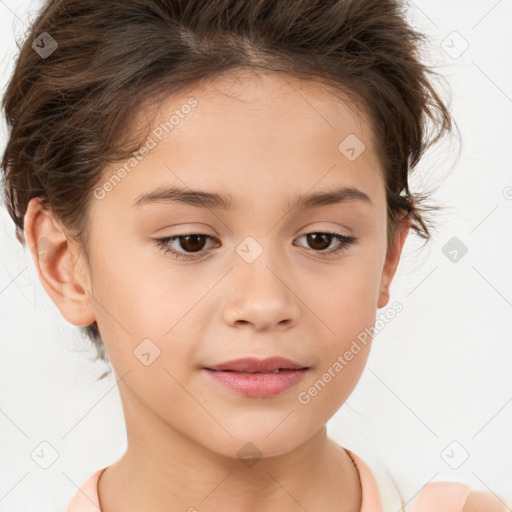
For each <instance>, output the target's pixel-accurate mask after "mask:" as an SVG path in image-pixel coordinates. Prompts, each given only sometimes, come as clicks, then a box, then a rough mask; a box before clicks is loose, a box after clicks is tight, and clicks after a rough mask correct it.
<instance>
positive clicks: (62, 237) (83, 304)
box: [24, 197, 95, 326]
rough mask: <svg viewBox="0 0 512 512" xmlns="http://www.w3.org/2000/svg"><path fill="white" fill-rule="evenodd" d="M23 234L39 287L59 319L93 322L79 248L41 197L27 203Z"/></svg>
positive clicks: (81, 323)
mask: <svg viewBox="0 0 512 512" xmlns="http://www.w3.org/2000/svg"><path fill="white" fill-rule="evenodd" d="M24 234H25V240H26V241H27V245H28V247H29V248H30V250H31V252H32V258H33V261H34V265H35V268H36V270H37V273H38V275H39V278H40V280H41V284H42V285H43V287H44V289H45V290H46V292H47V293H48V295H49V296H50V297H51V299H52V300H53V302H54V303H55V305H56V306H57V308H58V309H59V311H60V312H61V314H62V316H63V317H64V318H65V319H66V320H67V321H68V322H70V323H72V324H73V325H77V326H87V325H90V324H92V323H93V322H94V321H95V315H94V310H93V308H92V300H93V298H92V294H91V293H90V275H89V272H88V270H87V269H86V266H85V265H84V264H80V261H81V260H82V261H83V258H82V257H81V256H82V255H81V254H80V252H79V247H78V245H77V244H76V242H74V241H73V240H72V239H69V240H68V237H67V236H66V234H65V233H64V231H63V230H62V228H61V227H60V226H59V224H58V223H57V221H56V219H55V217H54V215H53V213H52V212H51V211H50V210H47V209H45V208H44V207H43V206H42V204H41V199H40V198H37V197H36V198H33V199H31V200H30V202H29V204H28V207H27V212H26V214H25V219H24Z"/></svg>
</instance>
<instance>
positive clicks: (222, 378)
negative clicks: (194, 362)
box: [203, 358, 310, 398]
mask: <svg viewBox="0 0 512 512" xmlns="http://www.w3.org/2000/svg"><path fill="white" fill-rule="evenodd" d="M203 369H204V370H205V371H206V373H207V374H208V375H209V376H210V377H211V378H212V379H213V380H214V381H215V382H217V383H220V384H222V385H223V386H224V387H227V388H228V389H230V390H231V391H234V392H235V393H236V394H238V395H242V396H246V397H253V398H271V397H273V396H276V395H278V394H280V393H283V392H284V391H286V390H288V389H290V388H292V387H294V386H295V385H297V384H298V383H299V382H300V381H301V380H302V379H303V378H304V377H305V375H306V373H307V372H308V371H309V370H310V367H309V366H303V365H301V364H299V363H296V362H294V361H291V360H290V359H284V358H267V359H263V360H261V359H260V360H258V359H255V358H244V359H237V360H235V361H228V362H226V363H221V364H219V365H214V366H210V367H204V368H203Z"/></svg>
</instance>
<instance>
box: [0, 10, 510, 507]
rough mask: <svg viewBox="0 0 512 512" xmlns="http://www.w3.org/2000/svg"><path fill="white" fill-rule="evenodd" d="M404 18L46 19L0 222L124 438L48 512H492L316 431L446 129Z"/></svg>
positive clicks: (411, 223)
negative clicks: (29, 261) (5, 216)
mask: <svg viewBox="0 0 512 512" xmlns="http://www.w3.org/2000/svg"><path fill="white" fill-rule="evenodd" d="M402 8H403V5H402V4H400V3H399V2H398V1H392V0H384V1H383V0H323V1H322V2H319V1H315V0H303V1H302V0H301V1H299V0H296V1H291V0H216V1H212V0H209V1H208V0H187V1H185V0H123V1H121V0H111V1H109V2H105V1H100V0H52V1H49V2H47V3H46V5H45V7H44V8H43V10H42V12H41V13H40V15H39V16H38V18H37V19H36V21H35V22H34V24H33V26H32V28H31V33H30V36H29V37H28V39H27V41H26V43H25V45H24V46H23V48H22V50H21V53H20V56H19V59H18V61H17V64H16V68H15V72H14V75H13V77H12V79H11V81H10V83H9V86H8V88H7V91H6V94H5V98H4V104H3V106H4V111H5V115H6V118H7V121H8V123H9V128H10V136H9V140H8V144H7V147H6V150H5V153H4V157H3V165H2V167H3V170H4V172H5V197H6V204H7V207H8V211H9V214H10V215H11V217H12V218H13V220H14V222H15V225H16V229H17V238H18V239H19V240H20V242H22V243H27V244H28V246H29V247H30V248H31V250H32V252H33V254H34V263H35V266H36V269H37V272H38V275H39V277H40V279H41V282H42V285H43V286H44V288H45V290H46V291H47V293H48V294H49V296H50V297H51V298H52V300H53V301H54V302H55V304H56V306H57V307H58V309H59V311H60V312H61V313H62V315H63V317H64V318H65V319H66V320H68V321H69V322H71V323H72V324H74V325H77V326H80V327H81V328H84V329H85V330H86V333H87V335H88V336H89V337H90V339H91V340H92V341H93V342H94V344H95V345H96V347H97V349H98V354H99V355H100V357H102V358H104V360H105V361H107V360H108V361H109V362H110V363H111V366H112V369H113V370H114V373H115V376H116V380H117V382H118V386H119V391H120V395H121V400H122V405H123V410H124V414H125V421H126V428H127V436H128V448H127V450H126V453H125V454H124V455H123V457H122V458H120V459H119V460H118V461H116V462H115V463H113V464H111V465H109V466H107V467H106V468H101V469H99V470H98V471H97V472H95V473H94V474H93V475H91V477H90V478H89V479H88V480H87V481H86V482H84V483H83V485H82V487H81V488H80V489H79V490H78V491H77V492H76V494H75V496H74V497H73V499H72V501H71V503H70V504H69V507H68V512H79V511H80V512H85V511H93V510H94V511H98V510H100V511H102V512H114V511H118V510H123V511H124V512H132V511H142V510H148V511H149V510H150V511H152V512H160V511H164V510H165V511H169V510H172V511H178V510H188V511H196V510H197V511H205V512H206V511H213V510H226V509H232V510H239V511H245V512H250V511H253V510H258V511H270V510H272V511H275V510H279V511H280V512H286V511H296V510H308V511H310V512H313V511H318V512H320V511H321V512H331V511H332V512H334V511H337V512H341V511H343V512H349V511H350V512H354V511H365V512H379V511H388V510H393V511H394V510H399V509H404V508H406V507H408V509H409V510H414V511H415V512H420V511H421V512H433V511H436V510H438V511H441V510H442V511H462V510H463V511H465V512H468V511H477V510H478V511H482V512H483V511H486V512H489V511H492V510H504V509H503V508H500V504H501V502H500V501H499V500H497V499H496V498H495V497H494V496H493V495H491V494H486V493H482V492H476V491H471V489H470V488H469V487H468V486H467V485H465V484H461V483H456V482H436V483H431V484H428V485H426V486H424V487H423V489H422V490H421V492H420V493H419V494H418V496H416V497H415V499H414V500H413V502H408V503H406V500H405V498H404V496H402V495H401V493H400V492H399V490H397V489H396V488H395V487H394V484H393V482H392V480H391V479H390V478H389V477H388V476H386V473H385V472H379V471H380V470H379V468H376V467H373V465H371V464H370V463H368V464H367V463H366V462H365V461H364V460H363V458H362V457H360V456H358V455H356V454H355V453H353V452H352V451H350V450H347V449H345V448H343V447H342V446H340V445H338V444H337V443H335V442H334V441H332V440H331V439H329V438H328V436H327V435H326V426H325V425H326V422H327V421H328V420H329V418H331V417H332V416H333V415H334V413H335V412H336V411H337V410H338V409H339V408H340V407H341V406H342V405H343V404H344V402H345V401H346V400H347V398H348V397H349V395H350V394H351V392H352V391H353V389H354V388H355V386H356V384H357V382H358V380H359V377H360V375H361V373H362V371H363V369H364V366H365V362H366V360H367V357H368V354H369V350H370V345H371V337H370V339H369V338H368V336H366V337H365V336H363V334H364V333H368V332H370V333H371V332H372V331H371V328H372V326H373V325H374V323H375V318H376V310H377V309H379V308H383V307H385V306H387V305H388V303H389V298H390V297H389V287H390V284H391V282H392V279H393V277H394V275H395V271H396V269H397V266H398V263H399V260H400V256H401V252H402V248H403V245H404V243H405V240H406V238H407V236H408V234H409V231H410V230H413V231H415V232H416V234H418V235H419V236H420V237H422V238H424V239H425V240H428V239H429V236H430V235H429V230H428V228H427V223H426V221H425V218H424V217H425V214H426V213H427V211H428V209H427V208H424V207H422V205H421V202H422V200H423V199H425V198H422V197H420V196H413V195H412V194H411V193H410V191H409V187H408V177H409V174H410V173H411V172H412V171H413V169H414V168H415V166H416V165H417V164H418V162H419V161H420V158H421V156H422V155H423V153H424V151H425V150H426V149H427V148H428V147H429V146H430V145H432V144H433V143H435V142H437V141H438V140H439V139H440V138H441V137H442V136H443V135H444V134H445V133H446V132H448V131H449V130H450V129H451V124H452V123H451V118H450V114H449V112H448V110H447V108H446V106H445V105H444V104H443V102H442V101H441V99H440V98H439V97H438V95H437V94H436V92H435V90H434V88H433V87H432V85H431V83H430V81H429V77H428V72H429V70H428V69H427V68H426V67H425V66H424V65H423V64H421V63H420V61H419V60H418V58H417V54H418V48H419V42H420V41H421V34H419V33H417V32H415V31H414V30H412V28H411V27H409V26H408V24H407V23H406V21H405V19H404V15H403V14H404V13H403V11H402ZM429 120H430V121H433V122H434V125H435V127H436V128H437V131H436V132H435V134H433V135H432V136H431V137H430V138H429V137H427V130H426V126H427V122H428V121H429ZM194 244H195V245H196V246H195V247H194ZM366 460H368V459H366ZM411 507H412V508H411Z"/></svg>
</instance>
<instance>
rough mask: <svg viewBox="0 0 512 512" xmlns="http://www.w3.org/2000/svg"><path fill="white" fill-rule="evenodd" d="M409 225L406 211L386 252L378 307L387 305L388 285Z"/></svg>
mask: <svg viewBox="0 0 512 512" xmlns="http://www.w3.org/2000/svg"><path fill="white" fill-rule="evenodd" d="M410 227H411V217H410V215H409V214H408V213H407V214H406V215H405V216H404V217H403V218H402V220H401V221H400V223H399V224H398V226H397V227H396V228H395V231H394V234H393V243H392V245H391V247H389V249H388V251H387V254H386V260H385V263H384V268H383V271H382V277H381V282H380V290H379V299H378V302H377V308H378V309H381V308H383V307H385V306H387V304H388V302H389V287H390V286H391V281H392V280H393V277H394V276H395V273H396V270H397V268H398V263H399V262H400V256H401V254H402V249H403V247H404V244H405V240H406V239H407V235H408V234H409V230H410Z"/></svg>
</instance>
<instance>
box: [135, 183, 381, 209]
mask: <svg viewBox="0 0 512 512" xmlns="http://www.w3.org/2000/svg"><path fill="white" fill-rule="evenodd" d="M175 201H177V202H181V203H184V204H187V205H190V206H195V207H198V208H209V209H210V208H211V209H223V210H233V209H234V205H235V201H234V199H233V196H232V195H231V194H228V193H217V192H205V191H202V190H191V189H188V190H185V189H182V188H180V187H176V186H171V187H167V186H162V187H159V188H158V189H156V190H153V191H151V192H144V193H142V194H140V195H139V196H137V198H136V199H135V202H134V203H133V206H134V207H138V206H142V205H144V204H148V203H162V202H163V203H167V202H175ZM349 201H360V202H362V203H366V204H369V205H371V206H373V202H372V200H371V199H370V197H369V196H368V195H367V194H366V193H365V192H363V191H362V190H359V189H358V188H355V187H342V188H339V189H336V190H332V191H328V192H317V193H312V194H302V195H299V196H297V197H296V198H295V199H294V200H292V199H289V200H288V202H287V204H286V206H287V208H288V209H294V208H299V209H304V210H305V209H309V208H315V207H319V206H328V205H333V204H340V203H346V202H349Z"/></svg>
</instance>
